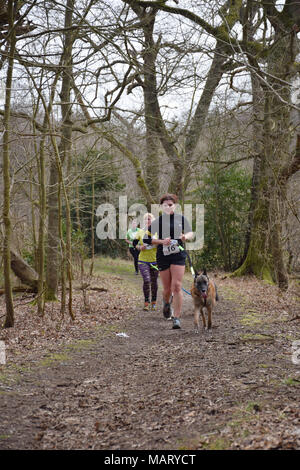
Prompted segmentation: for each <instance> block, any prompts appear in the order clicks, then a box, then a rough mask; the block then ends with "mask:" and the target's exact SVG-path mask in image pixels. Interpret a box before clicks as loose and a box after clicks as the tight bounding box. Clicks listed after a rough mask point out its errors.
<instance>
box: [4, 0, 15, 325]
mask: <svg viewBox="0 0 300 470" xmlns="http://www.w3.org/2000/svg"><path fill="white" fill-rule="evenodd" d="M8 15H9V32H8V34H9V38H8V42H9V58H8V68H7V75H6V92H5V106H4V119H3V127H4V134H3V185H4V188H3V223H4V240H3V269H4V289H5V305H6V317H5V322H4V328H10V327H13V326H14V307H13V298H12V285H11V277H10V263H11V259H10V244H11V221H10V215H9V211H10V155H9V152H10V145H9V141H10V126H9V121H10V102H11V87H12V79H13V66H14V53H15V45H16V34H15V29H14V2H12V1H11V2H9V5H8Z"/></svg>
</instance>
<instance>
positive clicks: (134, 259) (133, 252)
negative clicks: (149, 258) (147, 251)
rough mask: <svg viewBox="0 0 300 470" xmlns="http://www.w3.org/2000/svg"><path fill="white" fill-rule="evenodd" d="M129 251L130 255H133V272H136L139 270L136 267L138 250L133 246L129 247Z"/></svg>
mask: <svg viewBox="0 0 300 470" xmlns="http://www.w3.org/2000/svg"><path fill="white" fill-rule="evenodd" d="M129 251H130V253H131V254H132V257H133V261H134V269H135V272H136V273H138V272H139V268H138V257H139V251H138V250H137V249H136V248H133V247H130V248H129Z"/></svg>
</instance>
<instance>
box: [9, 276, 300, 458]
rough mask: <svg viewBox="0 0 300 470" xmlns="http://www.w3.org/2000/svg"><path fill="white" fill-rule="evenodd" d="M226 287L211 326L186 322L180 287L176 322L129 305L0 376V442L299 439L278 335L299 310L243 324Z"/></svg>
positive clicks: (233, 443) (299, 419)
mask: <svg viewBox="0 0 300 470" xmlns="http://www.w3.org/2000/svg"><path fill="white" fill-rule="evenodd" d="M120 277H121V276H120ZM127 280H128V279H127ZM130 282H135V283H136V282H141V281H140V280H138V281H137V280H136V279H133V276H131V279H130ZM221 284H222V283H221ZM160 291H161V289H160ZM228 292H229V291H228V289H227V288H226V285H225V283H224V286H222V285H219V293H220V301H219V302H218V305H217V308H216V313H215V315H214V319H213V323H214V327H213V330H212V333H211V334H207V333H200V335H196V334H195V333H194V331H193V318H192V314H191V311H192V305H191V297H190V296H189V295H187V294H184V314H183V319H182V329H181V330H172V328H171V326H172V325H171V322H169V321H165V320H164V319H163V317H162V313H161V311H160V309H159V310H158V311H157V312H143V311H142V310H141V309H137V311H136V313H135V314H134V315H133V316H132V317H131V318H128V319H127V320H124V321H122V322H119V324H118V325H117V327H116V325H114V328H112V329H110V328H109V327H108V326H106V327H105V328H103V329H101V330H98V331H97V332H94V333H93V332H89V333H88V332H85V333H84V334H83V337H82V339H83V340H85V342H82V347H78V349H76V348H73V350H69V351H68V354H67V355H66V357H63V355H62V356H61V357H60V358H58V360H56V361H53V362H52V363H50V364H48V365H44V366H39V367H33V368H32V370H31V371H29V372H26V371H25V372H24V373H23V374H22V376H21V380H19V381H18V382H17V383H15V384H14V385H11V384H10V385H7V384H5V383H4V384H1V383H0V416H1V421H0V449H106V450H107V449H110V450H114V449H120V450H122V449H127V450H129V449H143V450H153V449H156V450H159V449H161V450H165V449H168V450H170V449H299V448H300V415H299V386H300V366H299V365H295V364H293V363H292V361H291V352H290V342H288V341H287V337H288V336H289V335H290V336H293V337H295V335H296V332H297V327H298V325H299V322H298V325H297V321H294V322H283V321H279V320H278V321H277V320H276V319H275V320H274V321H272V322H271V321H270V322H268V323H267V322H266V323H264V324H262V323H259V324H258V323H255V322H254V323H253V322H252V323H251V324H248V325H247V323H246V324H245V322H241V321H240V320H241V318H242V317H243V315H244V314H245V309H244V310H243V309H242V308H241V306H239V305H238V304H237V303H236V301H234V300H226V297H230V296H229V295H228ZM159 305H160V302H159ZM117 333H126V335H127V337H125V336H117Z"/></svg>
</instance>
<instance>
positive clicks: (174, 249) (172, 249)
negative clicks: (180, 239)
mask: <svg viewBox="0 0 300 470" xmlns="http://www.w3.org/2000/svg"><path fill="white" fill-rule="evenodd" d="M179 251H180V249H179V245H178V243H177V240H171V244H170V245H164V246H163V254H164V255H165V256H168V255H174V254H175V253H179Z"/></svg>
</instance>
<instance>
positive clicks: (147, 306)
mask: <svg viewBox="0 0 300 470" xmlns="http://www.w3.org/2000/svg"><path fill="white" fill-rule="evenodd" d="M144 310H147V311H148V310H149V302H145V304H144Z"/></svg>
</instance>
